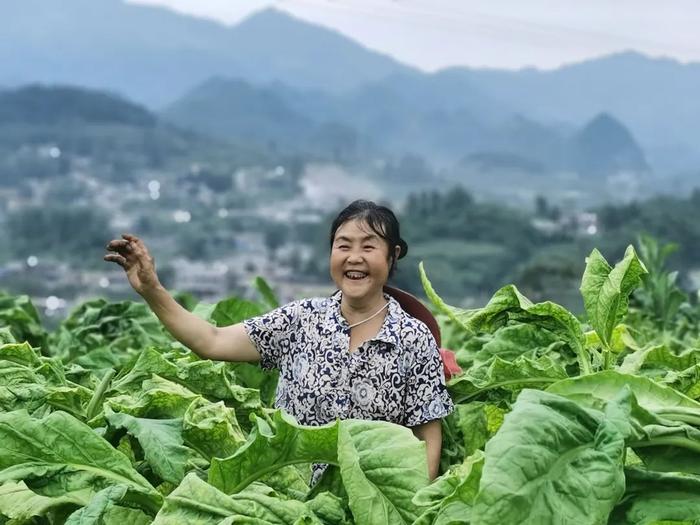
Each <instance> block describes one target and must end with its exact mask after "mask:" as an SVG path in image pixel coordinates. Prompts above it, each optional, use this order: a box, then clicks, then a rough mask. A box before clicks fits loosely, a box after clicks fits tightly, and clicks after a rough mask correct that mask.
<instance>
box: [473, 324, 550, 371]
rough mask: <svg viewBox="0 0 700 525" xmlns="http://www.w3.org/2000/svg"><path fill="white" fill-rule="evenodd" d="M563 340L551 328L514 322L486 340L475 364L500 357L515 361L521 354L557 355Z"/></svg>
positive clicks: (477, 354) (533, 355) (475, 357)
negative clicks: (545, 328) (546, 328)
mask: <svg viewBox="0 0 700 525" xmlns="http://www.w3.org/2000/svg"><path fill="white" fill-rule="evenodd" d="M562 344H563V342H562V341H559V340H558V339H557V337H556V336H555V335H554V334H553V333H551V332H550V331H549V330H544V329H542V328H540V327H538V326H535V325H531V324H514V325H509V326H504V327H503V328H501V329H499V330H497V331H496V332H495V333H494V334H493V338H492V339H490V340H488V341H486V343H484V345H483V346H482V347H481V350H479V352H477V353H476V355H475V356H474V364H475V365H480V364H483V363H486V362H488V361H490V360H491V359H493V358H494V357H496V356H497V357H500V358H501V359H503V360H505V361H513V360H514V359H516V358H518V357H520V356H521V355H524V354H527V355H528V356H529V357H536V356H537V355H542V354H550V355H551V356H552V357H554V356H556V355H557V354H556V352H557V351H558V350H559V349H560V347H561V345H562Z"/></svg>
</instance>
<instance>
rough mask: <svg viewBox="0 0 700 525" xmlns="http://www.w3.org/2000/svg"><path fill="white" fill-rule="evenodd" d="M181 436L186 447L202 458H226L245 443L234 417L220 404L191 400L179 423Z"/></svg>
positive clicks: (230, 410)
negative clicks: (180, 424)
mask: <svg viewBox="0 0 700 525" xmlns="http://www.w3.org/2000/svg"><path fill="white" fill-rule="evenodd" d="M182 435H183V437H184V439H185V443H187V445H189V446H191V447H192V448H194V449H195V450H196V451H197V452H199V453H200V454H201V455H202V456H203V457H205V458H207V459H209V460H211V458H213V457H215V456H216V457H228V456H231V455H232V454H234V453H235V452H236V451H237V450H238V449H239V448H240V447H241V446H242V445H243V444H244V443H245V441H246V437H245V435H244V434H243V431H242V430H241V428H240V427H239V426H238V421H237V420H236V414H235V412H234V410H233V409H232V408H229V407H227V406H226V405H224V403H223V402H221V401H219V402H218V403H209V402H208V401H206V400H205V399H198V400H195V401H194V402H192V403H191V404H190V406H189V407H188V408H187V412H185V415H184V417H183V421H182Z"/></svg>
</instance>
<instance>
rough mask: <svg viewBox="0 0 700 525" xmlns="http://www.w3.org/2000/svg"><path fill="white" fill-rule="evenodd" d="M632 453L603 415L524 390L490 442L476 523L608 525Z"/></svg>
mask: <svg viewBox="0 0 700 525" xmlns="http://www.w3.org/2000/svg"><path fill="white" fill-rule="evenodd" d="M624 448H625V443H624V439H623V437H622V435H621V434H620V432H619V431H618V430H617V428H616V427H615V426H614V425H612V424H608V423H607V422H606V421H605V419H604V418H603V417H602V415H601V414H600V413H598V412H596V411H592V410H588V409H585V408H582V407H580V406H579V405H578V404H577V403H575V402H572V401H569V400H567V399H565V398H562V397H559V396H555V395H552V394H549V393H546V392H541V391H536V390H523V391H522V393H521V394H520V396H519V397H518V401H517V402H516V403H515V405H514V406H513V410H512V412H510V413H509V414H507V415H506V418H505V421H504V422H503V425H502V426H501V429H500V430H499V431H498V433H497V434H496V435H495V436H494V437H493V438H492V439H491V440H490V441H489V442H488V443H487V444H486V461H485V464H484V470H483V474H482V477H481V484H480V488H479V493H478V495H477V497H476V500H475V502H474V517H473V520H472V523H473V524H474V525H490V524H503V523H522V524H530V523H531V524H542V525H545V524H548V523H552V524H554V523H562V522H563V523H580V524H582V525H583V524H589V523H590V524H592V525H593V524H598V523H603V522H605V520H606V519H607V517H608V515H609V514H610V512H611V511H612V509H613V507H614V506H615V504H616V503H617V501H618V500H619V498H620V497H621V496H622V494H623V493H624V489H625V484H624V475H623V468H622V467H623V454H624ZM524 464H526V465H527V467H526V468H523V465H524ZM552 509H556V513H552Z"/></svg>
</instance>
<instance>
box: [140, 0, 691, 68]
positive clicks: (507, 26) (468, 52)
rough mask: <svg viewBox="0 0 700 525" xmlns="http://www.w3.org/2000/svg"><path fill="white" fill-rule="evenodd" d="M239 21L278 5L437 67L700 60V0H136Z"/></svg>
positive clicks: (374, 45)
mask: <svg viewBox="0 0 700 525" xmlns="http://www.w3.org/2000/svg"><path fill="white" fill-rule="evenodd" d="M129 1H130V2H132V3H143V4H151V5H163V6H169V7H171V8H173V9H175V10H177V11H180V12H185V13H189V14H194V15H198V16H203V17H208V18H213V19H217V20H220V21H222V22H224V23H227V24H234V23H236V22H238V21H239V20H241V19H242V18H244V17H245V16H246V15H248V14H250V13H252V12H254V11H255V10H258V9H261V8H264V7H267V6H275V7H277V8H278V9H283V10H285V11H288V12H289V13H292V14H293V15H295V16H297V17H300V18H303V19H306V20H308V21H311V22H313V23H317V24H321V25H324V26H327V27H332V28H335V29H337V30H338V31H340V32H342V33H344V34H346V35H348V36H350V37H351V38H353V39H355V40H358V41H360V42H362V43H363V44H364V45H365V46H367V47H370V48H372V49H376V50H378V51H382V52H384V53H387V54H390V55H392V56H394V57H396V58H397V59H399V60H401V61H402V62H405V63H408V64H411V65H414V66H417V67H420V68H422V69H424V70H429V71H433V70H436V69H439V68H442V67H445V66H450V65H457V64H461V65H469V66H486V67H497V68H519V67H525V66H536V67H540V68H554V67H558V66H559V65H561V64H562V63H568V62H577V61H580V60H583V59H585V58H589V57H595V56H600V55H604V54H608V53H612V52H615V51H621V50H628V49H633V50H637V51H641V52H643V53H646V54H648V55H651V56H669V57H674V58H676V59H678V60H681V61H684V62H686V61H697V62H700V36H699V35H700V29H698V28H700V2H698V1H697V0H577V1H571V0H475V1H472V0H129Z"/></svg>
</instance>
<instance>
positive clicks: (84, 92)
mask: <svg viewBox="0 0 700 525" xmlns="http://www.w3.org/2000/svg"><path fill="white" fill-rule="evenodd" d="M208 158H217V159H233V160H232V163H233V162H234V161H235V163H239V162H240V163H245V162H250V163H253V164H255V163H260V162H265V161H270V162H274V157H273V156H270V155H269V154H267V153H260V151H259V150H256V149H254V148H251V147H250V146H249V145H247V146H245V147H242V146H241V145H239V144H238V143H236V142H235V141H226V142H222V141H217V140H211V139H210V138H206V137H202V136H201V135H197V134H194V133H191V132H189V131H183V130H181V129H178V128H176V127H173V126H172V125H170V124H168V123H166V122H163V121H162V119H160V118H159V117H158V116H157V115H155V114H154V113H152V112H151V111H149V110H148V109H146V108H145V107H143V106H141V105H139V104H135V103H133V102H131V101H129V100H125V99H124V98H122V97H120V96H118V95H115V94H112V93H107V92H100V91H96V90H92V89H85V88H78V87H73V86H45V85H29V86H26V87H22V88H18V89H6V90H3V91H0V187H2V186H3V185H5V184H7V185H8V186H15V185H18V184H23V183H25V182H26V181H27V180H30V179H42V178H44V179H45V178H51V177H54V176H63V175H67V174H69V173H71V172H74V173H82V172H84V171H85V170H86V166H88V167H89V168H88V171H89V173H90V174H91V175H92V176H96V177H98V178H103V179H109V180H115V181H124V180H135V179H136V178H138V177H139V176H140V174H141V175H142V174H144V173H153V172H154V171H153V170H158V171H159V172H162V173H166V174H168V175H167V176H170V174H173V175H176V174H177V172H178V170H181V168H182V166H183V165H187V166H189V165H190V164H191V163H192V162H196V161H199V160H200V159H208ZM271 159H272V160H271ZM173 167H175V168H173ZM223 178H224V179H226V180H228V181H230V178H231V177H230V172H226V173H225V174H224V175H223Z"/></svg>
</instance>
